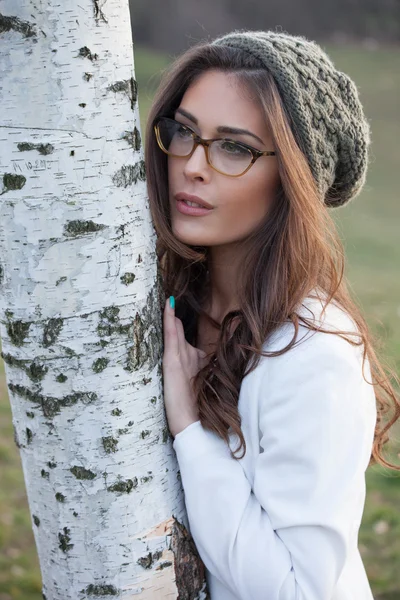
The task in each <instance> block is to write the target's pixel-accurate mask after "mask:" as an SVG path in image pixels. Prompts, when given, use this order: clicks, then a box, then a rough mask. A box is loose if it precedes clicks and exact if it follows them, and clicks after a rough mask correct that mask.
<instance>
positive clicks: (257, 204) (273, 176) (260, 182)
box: [223, 167, 280, 227]
mask: <svg viewBox="0 0 400 600" xmlns="http://www.w3.org/2000/svg"><path fill="white" fill-rule="evenodd" d="M253 168H254V167H253ZM252 175H253V177H252V178H249V179H248V180H247V181H246V179H243V180H242V181H241V182H240V184H239V183H236V185H234V186H232V189H231V193H230V194H227V196H225V200H224V207H223V208H224V211H225V210H227V211H228V212H229V215H230V216H232V217H234V218H235V221H236V222H237V224H238V225H239V226H240V223H241V222H242V226H245V227H247V226H249V225H255V224H257V223H259V222H260V221H261V220H263V219H264V218H265V216H266V215H267V214H268V212H269V210H270V208H271V206H272V203H273V201H274V199H275V197H276V192H277V189H278V184H279V180H280V179H279V173H278V171H277V170H276V171H273V172H271V171H269V172H268V173H265V171H264V172H263V171H262V170H260V172H259V173H257V172H255V173H254V174H252ZM238 179H239V178H238Z"/></svg>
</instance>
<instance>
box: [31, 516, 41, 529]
mask: <svg viewBox="0 0 400 600" xmlns="http://www.w3.org/2000/svg"><path fill="white" fill-rule="evenodd" d="M32 519H33V522H34V523H35V525H36V527H39V525H40V519H39V517H37V516H36V515H32Z"/></svg>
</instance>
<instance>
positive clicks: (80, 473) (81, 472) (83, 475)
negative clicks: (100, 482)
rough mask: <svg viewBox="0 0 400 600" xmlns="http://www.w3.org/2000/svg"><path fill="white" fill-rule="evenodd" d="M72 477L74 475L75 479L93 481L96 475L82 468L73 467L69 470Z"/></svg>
mask: <svg viewBox="0 0 400 600" xmlns="http://www.w3.org/2000/svg"><path fill="white" fill-rule="evenodd" d="M70 471H71V473H72V475H75V477H76V478H77V479H81V480H82V479H94V478H95V477H96V474H95V473H93V471H90V470H89V469H85V468H84V467H79V466H78V465H74V466H73V467H71V468H70Z"/></svg>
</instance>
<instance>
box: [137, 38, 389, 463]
mask: <svg viewBox="0 0 400 600" xmlns="http://www.w3.org/2000/svg"><path fill="white" fill-rule="evenodd" d="M209 69H215V70H218V71H220V72H224V73H229V74H233V75H234V76H235V78H236V79H235V80H236V82H237V83H238V85H239V86H241V87H242V88H243V90H247V91H249V90H250V91H251V92H252V94H253V95H254V96H255V97H256V98H257V99H258V100H259V102H260V106H261V108H262V110H263V111H264V112H265V118H266V120H267V123H268V125H269V127H270V131H271V133H272V139H273V143H274V147H275V150H276V152H277V160H278V167H279V174H280V184H279V189H278V193H277V197H276V201H275V202H274V204H273V207H272V211H270V212H269V214H268V217H267V218H266V219H265V222H263V223H262V224H261V226H259V227H258V228H257V229H256V230H255V231H253V232H252V233H251V235H250V236H249V237H248V238H247V239H246V253H245V254H244V258H243V263H242V268H240V269H238V272H239V273H240V276H241V281H240V285H239V289H238V298H239V305H240V310H235V311H231V312H229V313H228V314H227V315H226V316H225V317H224V319H223V321H222V323H221V324H219V323H218V322H217V321H215V320H214V319H213V318H212V317H211V316H210V315H208V314H207V312H206V311H205V310H204V308H203V307H204V306H205V301H206V300H207V298H208V294H209V289H210V288H209V275H208V252H207V248H206V247H204V246H190V245H187V244H184V243H182V242H181V241H180V240H179V239H177V238H176V237H175V236H174V235H173V233H172V229H171V215H170V207H169V189H168V163H167V160H168V159H167V155H166V154H165V153H164V152H162V151H161V150H160V149H159V148H158V146H157V142H156V139H155V135H154V131H153V125H154V121H155V119H156V118H157V117H158V116H159V115H164V116H170V117H172V116H173V114H174V111H175V110H176V108H178V106H179V104H180V101H181V99H182V97H183V94H184V93H185V91H186V89H187V88H188V87H189V86H190V85H191V84H192V83H194V81H195V80H196V79H197V78H198V77H199V76H200V75H201V74H202V73H204V72H205V71H207V70H209ZM145 135H146V139H145V165H146V174H147V186H148V194H149V201H150V209H151V214H152V218H153V222H154V226H155V229H156V232H157V236H158V239H157V256H158V259H159V268H160V274H161V281H162V285H163V289H164V292H165V298H167V297H168V296H170V295H174V296H175V297H176V312H175V314H176V316H177V317H178V318H180V319H181V320H182V323H183V326H184V330H185V335H186V339H187V341H188V342H189V343H190V344H192V345H194V346H196V345H197V324H198V318H199V315H200V314H202V315H203V316H204V318H206V319H207V320H208V321H210V322H211V323H212V324H213V325H214V326H215V327H217V328H218V329H219V330H220V332H219V338H218V344H217V349H216V352H215V353H213V354H212V356H211V359H210V361H209V363H208V364H207V365H206V366H205V367H204V368H202V369H201V370H200V371H199V373H198V374H197V376H196V377H195V378H194V380H193V386H194V390H195V393H196V396H197V399H198V407H199V418H200V420H201V423H202V425H203V426H204V427H205V428H207V429H209V430H212V431H214V432H215V433H216V434H218V435H219V436H220V437H221V438H223V439H224V440H225V441H226V442H227V443H228V441H229V435H230V432H233V433H235V434H237V436H238V437H239V440H240V445H239V447H238V448H237V449H236V450H235V452H238V451H239V450H240V449H241V448H242V447H243V454H242V456H241V457H236V456H235V455H234V454H232V451H231V455H232V456H233V457H234V458H242V457H243V456H244V454H245V452H246V442H245V439H244V436H243V432H242V430H241V417H240V414H239V411H238V399H239V392H240V386H241V382H242V379H243V377H244V376H245V375H247V374H248V373H249V372H251V371H252V370H253V369H254V368H255V367H256V366H257V364H258V363H259V360H260V356H277V355H279V354H283V353H284V352H286V351H288V350H289V349H290V348H291V347H292V346H293V345H294V344H295V342H296V338H297V332H298V329H299V322H300V321H301V322H302V323H303V324H305V325H306V326H307V327H308V328H310V329H318V330H320V331H325V330H323V329H321V327H318V328H317V327H316V326H315V325H313V323H312V322H311V323H310V322H308V321H307V320H305V319H304V317H302V316H300V315H298V314H297V312H296V311H297V310H298V307H299V306H300V305H301V302H302V300H303V299H304V298H305V297H306V296H307V295H308V294H309V293H310V291H311V290H314V289H320V290H322V291H323V293H324V295H325V298H326V302H325V305H324V310H325V307H326V306H327V305H328V303H329V302H330V301H331V300H333V301H335V302H337V303H339V304H340V305H341V307H342V308H343V309H344V310H345V311H346V312H347V313H348V315H349V316H350V317H352V318H353V321H354V322H355V324H356V326H357V328H358V331H359V335H358V341H355V340H354V332H353V334H352V336H350V338H347V337H345V336H346V334H350V333H351V332H345V331H340V332H334V334H335V335H341V336H342V337H345V339H347V340H348V342H349V343H351V344H353V345H363V373H364V364H365V360H366V358H367V359H368V361H369V364H370V369H371V371H370V372H371V377H372V381H371V382H369V383H371V385H374V387H375V397H376V405H377V421H376V427H375V435H374V442H373V447H372V452H371V458H370V463H369V464H370V465H371V464H374V463H375V462H379V463H380V464H381V465H383V466H386V467H389V468H393V469H396V470H399V471H400V467H398V466H396V465H392V464H391V463H389V462H388V461H387V460H386V459H385V458H384V457H383V456H382V454H381V449H382V447H383V445H384V444H385V443H386V442H387V441H388V440H389V436H388V434H387V431H388V429H389V428H390V427H391V426H392V425H393V424H394V423H395V422H396V421H397V419H398V418H399V416H400V402H399V400H398V398H397V397H396V393H395V391H394V388H393V386H392V385H391V383H390V379H391V378H393V380H394V381H396V382H398V379H397V377H396V375H395V374H394V373H393V372H392V371H390V369H388V368H387V367H384V366H383V365H382V363H381V362H380V360H379V359H378V358H377V355H376V353H375V351H374V346H376V344H377V343H378V341H377V340H375V339H373V336H372V334H371V333H370V332H369V330H368V326H367V324H366V322H365V320H364V318H363V317H362V315H361V311H360V309H359V308H358V306H357V305H356V303H355V302H354V301H353V300H352V299H351V298H350V295H349V292H348V290H347V285H346V281H345V277H344V252H343V247H342V244H341V241H340V239H339V237H338V235H337V232H336V228H335V224H334V221H333V219H332V217H331V215H330V214H329V211H328V208H327V206H326V205H325V204H324V203H323V202H322V201H321V199H320V197H319V194H318V191H317V186H316V183H315V180H314V178H313V176H312V173H311V170H310V167H309V165H308V162H307V160H306V158H305V153H304V151H303V149H302V146H301V141H300V140H299V137H298V135H297V133H296V129H295V127H294V124H293V122H292V120H291V118H290V115H289V114H288V113H287V111H286V110H285V107H284V105H283V103H282V100H281V97H280V94H279V90H278V88H277V86H276V83H275V80H274V79H273V77H272V75H271V74H270V73H269V71H268V70H267V69H265V67H264V66H262V65H260V64H259V62H258V60H257V59H256V58H254V57H252V56H251V55H250V54H248V53H246V52H244V51H242V50H240V49H237V48H229V47H223V46H213V45H210V44H209V43H207V42H199V43H197V44H196V45H194V46H192V47H191V48H190V49H189V50H187V51H186V52H184V53H183V54H182V55H181V56H179V57H178V58H177V59H176V60H175V61H174V62H173V63H172V65H171V66H170V67H169V68H168V69H167V70H166V71H164V73H163V76H162V79H161V83H160V85H159V88H158V90H157V92H156V94H155V97H154V99H153V103H152V106H151V109H150V112H149V116H148V120H147V124H146V133H145ZM330 194H331V196H330V197H329V202H330V204H331V205H332V206H334V205H335V197H334V195H333V193H332V191H331V192H330ZM288 320H290V321H292V323H293V325H294V328H295V333H294V336H293V339H292V340H291V342H290V343H289V344H288V345H287V346H286V347H285V348H283V349H282V350H280V351H279V352H272V353H267V352H265V351H263V350H262V346H263V344H264V343H265V341H266V340H267V339H268V338H269V337H270V336H271V334H272V333H273V332H274V331H275V330H276V329H277V328H278V327H279V326H280V325H281V324H282V323H284V322H285V321H288ZM326 333H331V334H332V331H326ZM246 368H247V369H248V370H247V371H246ZM385 371H387V373H386V372H385ZM391 404H393V406H394V415H393V417H392V418H391V420H390V421H389V422H387V423H386V425H385V426H383V423H382V417H383V415H384V414H385V413H387V412H388V410H389V408H390V406H391Z"/></svg>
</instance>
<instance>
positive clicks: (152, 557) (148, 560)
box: [136, 550, 162, 569]
mask: <svg viewBox="0 0 400 600" xmlns="http://www.w3.org/2000/svg"><path fill="white" fill-rule="evenodd" d="M161 556H162V551H161V550H156V551H155V552H153V553H151V552H149V553H148V554H147V556H142V557H141V558H139V559H138V560H137V561H136V562H137V564H138V565H140V566H141V567H143V569H150V568H151V567H152V566H153V563H154V562H156V561H157V560H158V559H159V558H160V557H161Z"/></svg>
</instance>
